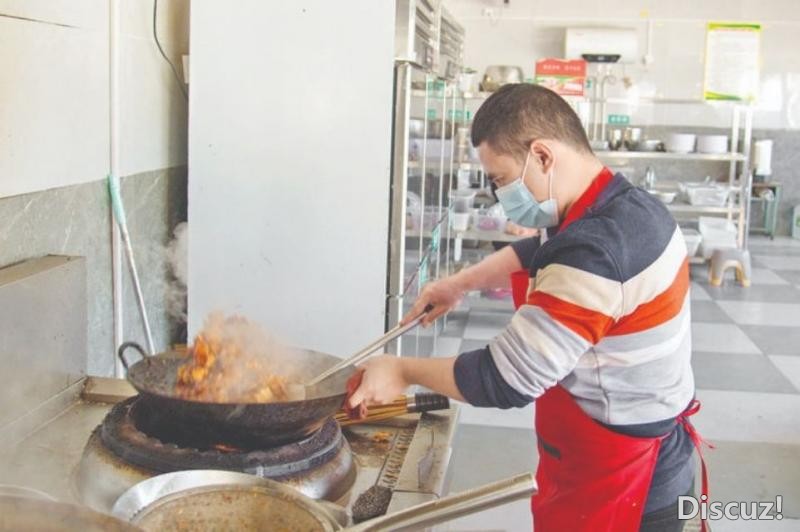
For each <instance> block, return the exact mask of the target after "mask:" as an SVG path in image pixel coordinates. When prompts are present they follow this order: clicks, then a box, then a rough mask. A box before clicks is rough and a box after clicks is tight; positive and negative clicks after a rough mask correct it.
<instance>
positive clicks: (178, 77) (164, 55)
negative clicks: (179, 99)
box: [153, 0, 189, 101]
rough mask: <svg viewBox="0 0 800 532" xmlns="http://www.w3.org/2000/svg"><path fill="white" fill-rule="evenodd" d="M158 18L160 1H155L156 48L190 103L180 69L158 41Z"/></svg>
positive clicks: (154, 27)
mask: <svg viewBox="0 0 800 532" xmlns="http://www.w3.org/2000/svg"><path fill="white" fill-rule="evenodd" d="M157 17H158V0H153V39H154V40H155V41H156V46H157V47H158V51H159V52H161V57H163V58H164V61H166V62H167V64H168V65H169V68H170V69H172V74H173V75H174V76H175V81H176V82H177V83H178V88H179V89H180V90H181V93H182V94H183V97H184V99H186V101H189V94H188V93H187V92H186V87H184V83H183V80H182V79H181V77H180V75H178V69H177V68H175V65H174V64H173V63H172V61H170V60H169V57H167V54H166V53H165V52H164V48H162V47H161V42H160V41H159V40H158V31H157V30H156V22H157V20H158V19H157Z"/></svg>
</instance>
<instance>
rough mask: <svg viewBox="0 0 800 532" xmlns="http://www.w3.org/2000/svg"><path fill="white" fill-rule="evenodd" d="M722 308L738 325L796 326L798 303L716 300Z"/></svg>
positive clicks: (799, 319) (798, 311) (799, 316)
mask: <svg viewBox="0 0 800 532" xmlns="http://www.w3.org/2000/svg"><path fill="white" fill-rule="evenodd" d="M717 303H718V304H719V306H720V307H722V309H723V310H724V311H725V312H727V313H728V315H729V316H730V317H731V318H733V320H734V321H735V322H736V323H738V324H740V325H776V326H781V327H789V328H791V327H797V324H798V323H800V305H797V304H792V303H762V302H757V301H718V302H717Z"/></svg>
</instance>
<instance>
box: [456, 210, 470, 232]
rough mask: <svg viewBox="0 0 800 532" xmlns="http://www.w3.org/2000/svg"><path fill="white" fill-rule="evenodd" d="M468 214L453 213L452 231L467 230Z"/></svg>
mask: <svg viewBox="0 0 800 532" xmlns="http://www.w3.org/2000/svg"><path fill="white" fill-rule="evenodd" d="M469 218H470V213H468V212H456V213H453V229H455V230H456V231H466V230H467V229H469Z"/></svg>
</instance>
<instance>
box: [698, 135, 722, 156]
mask: <svg viewBox="0 0 800 532" xmlns="http://www.w3.org/2000/svg"><path fill="white" fill-rule="evenodd" d="M697 151H698V153H726V152H727V151H728V135H698V137H697Z"/></svg>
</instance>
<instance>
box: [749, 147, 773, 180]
mask: <svg viewBox="0 0 800 532" xmlns="http://www.w3.org/2000/svg"><path fill="white" fill-rule="evenodd" d="M753 159H754V162H755V172H754V173H755V175H757V176H760V177H768V176H771V175H772V140H770V139H763V140H757V141H756V142H755V153H754V157H753Z"/></svg>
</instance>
